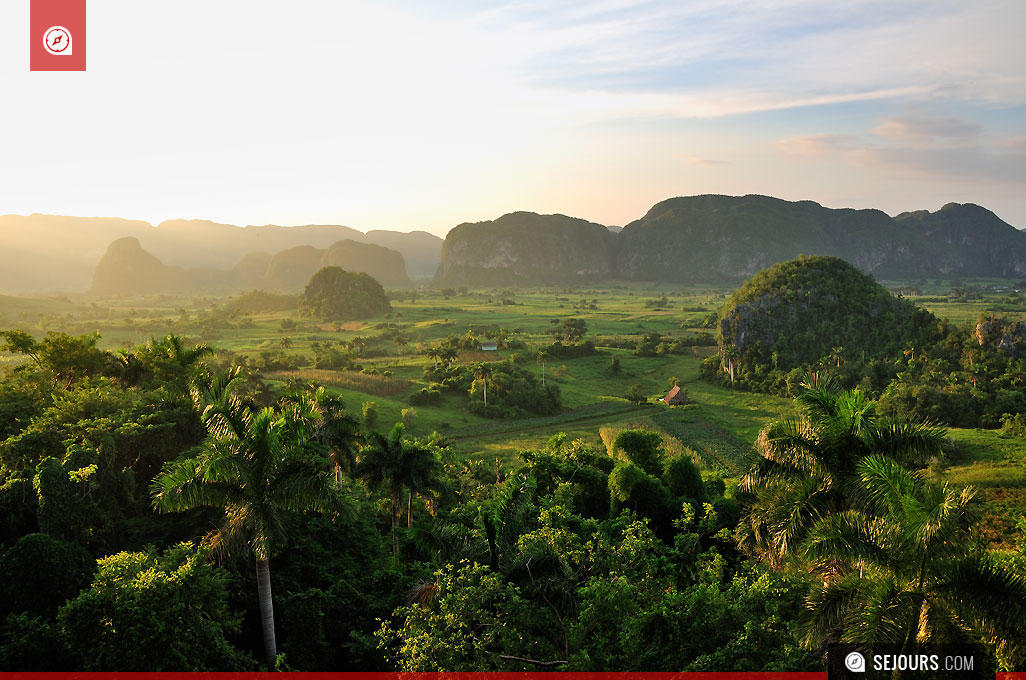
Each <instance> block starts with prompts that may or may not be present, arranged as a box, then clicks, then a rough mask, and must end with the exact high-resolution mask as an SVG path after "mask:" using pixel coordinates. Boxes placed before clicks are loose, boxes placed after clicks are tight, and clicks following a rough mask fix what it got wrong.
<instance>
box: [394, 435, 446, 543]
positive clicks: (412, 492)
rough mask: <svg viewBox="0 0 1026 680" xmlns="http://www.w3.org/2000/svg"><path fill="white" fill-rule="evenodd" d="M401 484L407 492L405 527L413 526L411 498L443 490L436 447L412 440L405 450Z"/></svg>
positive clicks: (442, 479)
mask: <svg viewBox="0 0 1026 680" xmlns="http://www.w3.org/2000/svg"><path fill="white" fill-rule="evenodd" d="M405 458H406V464H405V466H404V473H403V483H404V484H405V486H406V491H407V495H408V498H407V506H406V527H407V528H409V527H412V526H413V497H414V496H424V495H426V494H428V493H430V492H437V491H442V490H443V489H444V488H445V480H444V470H443V466H442V461H441V459H440V458H439V450H438V447H436V446H434V445H432V444H430V443H427V442H423V441H421V440H413V441H412V442H410V443H409V444H408V446H407V448H406V455H405Z"/></svg>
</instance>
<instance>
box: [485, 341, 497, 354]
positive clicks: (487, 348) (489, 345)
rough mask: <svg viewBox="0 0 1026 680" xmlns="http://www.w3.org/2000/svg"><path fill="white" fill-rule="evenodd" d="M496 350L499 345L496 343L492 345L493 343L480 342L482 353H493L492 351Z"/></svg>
mask: <svg viewBox="0 0 1026 680" xmlns="http://www.w3.org/2000/svg"><path fill="white" fill-rule="evenodd" d="M498 349H499V345H498V344H497V343H494V342H482V343H481V351H482V352H494V351H496V350H498Z"/></svg>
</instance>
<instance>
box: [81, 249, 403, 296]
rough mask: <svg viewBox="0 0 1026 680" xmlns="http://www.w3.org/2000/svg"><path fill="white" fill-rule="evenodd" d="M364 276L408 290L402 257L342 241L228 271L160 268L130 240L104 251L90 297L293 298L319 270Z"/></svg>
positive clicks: (251, 258) (252, 259) (251, 260)
mask: <svg viewBox="0 0 1026 680" xmlns="http://www.w3.org/2000/svg"><path fill="white" fill-rule="evenodd" d="M329 266H338V267H342V268H343V269H345V270H347V271H351V272H362V273H365V274H369V275H370V276H371V277H373V278H374V279H376V280H377V281H378V282H379V283H380V284H381V285H383V286H385V287H390V288H408V287H410V286H411V285H412V284H411V282H410V279H409V278H408V277H407V276H406V268H405V265H404V263H403V256H402V255H401V254H400V253H399V252H397V251H394V250H390V249H388V248H385V247H384V246H379V245H374V244H371V243H361V242H358V241H353V240H352V239H343V240H341V241H337V242H336V243H333V244H331V245H330V246H329V247H328V248H323V249H321V248H314V247H313V246H297V247H295V248H289V249H287V250H283V251H281V252H278V253H275V254H274V255H271V254H268V253H251V254H250V255H248V256H246V257H245V258H244V259H243V261H242V262H240V263H239V264H238V265H236V266H235V267H234V268H232V269H214V268H210V267H203V268H185V267H180V266H177V265H169V264H165V263H164V262H162V261H161V260H160V259H159V258H157V257H155V256H154V255H153V254H152V253H150V252H148V251H147V250H146V249H144V248H143V246H142V244H141V243H140V241H139V239H137V238H135V237H134V236H126V237H124V238H120V239H118V240H116V241H114V242H113V243H111V244H110V246H109V247H108V248H107V252H106V253H104V255H103V257H102V258H101V259H100V262H99V264H98V265H97V266H96V271H95V272H94V273H93V280H92V281H93V282H92V288H91V289H90V292H91V293H93V294H95V295H104V296H131V295H153V294H161V293H197V292H228V291H238V290H248V289H260V290H267V291H273V292H284V293H297V292H300V291H302V290H303V288H304V287H305V286H306V284H307V283H308V282H309V281H310V278H311V277H312V276H313V275H314V274H315V273H317V271H319V270H320V269H321V268H323V267H329Z"/></svg>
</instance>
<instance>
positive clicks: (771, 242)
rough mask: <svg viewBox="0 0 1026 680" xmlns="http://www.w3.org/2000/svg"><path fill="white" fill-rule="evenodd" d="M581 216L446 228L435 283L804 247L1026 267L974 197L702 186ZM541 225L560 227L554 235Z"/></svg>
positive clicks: (764, 254)
mask: <svg viewBox="0 0 1026 680" xmlns="http://www.w3.org/2000/svg"><path fill="white" fill-rule="evenodd" d="M576 222H577V221H575V220H574V218H569V217H566V216H562V215H538V214H536V213H512V214H511V215H505V216H503V217H501V218H499V219H498V220H495V221H493V222H480V223H476V224H463V225H460V226H459V227H457V228H455V229H453V230H452V231H450V232H449V234H448V235H447V236H446V241H445V245H444V246H443V249H442V263H441V266H440V267H439V270H438V275H437V276H436V278H435V281H436V283H437V284H439V285H454V284H461V285H488V284H489V283H492V284H493V285H505V284H506V283H507V282H509V281H514V280H518V281H525V282H526V281H532V282H536V283H565V282H568V281H586V280H595V279H600V278H608V279H625V280H637V281H667V282H720V283H736V282H739V281H740V280H743V279H745V278H748V277H750V276H752V275H753V274H755V273H756V272H759V271H761V270H763V269H765V268H766V267H769V266H771V265H773V264H776V263H778V262H784V261H787V260H790V259H792V258H794V257H797V256H798V255H829V256H834V257H840V258H842V259H844V260H846V261H848V262H850V263H852V264H854V265H855V266H856V267H858V268H859V269H861V270H863V271H865V272H868V273H871V274H873V275H874V276H876V277H877V278H883V279H887V278H893V279H908V278H912V277H916V278H918V277H944V278H951V277H988V276H993V277H1020V276H1026V233H1024V232H1022V231H1019V230H1018V229H1015V228H1014V227H1012V226H1011V225H1009V224H1007V223H1006V222H1004V221H1003V220H1001V219H1000V218H999V217H997V216H996V215H995V214H994V213H992V212H990V211H989V210H987V209H986V208H982V207H980V206H978V205H975V204H971V203H966V204H957V203H950V204H948V205H946V206H944V207H943V208H941V209H940V210H938V211H937V212H928V211H925V210H924V211H918V212H912V213H902V214H901V215H898V216H897V217H894V218H892V217H890V216H888V215H887V214H886V213H884V212H882V211H879V210H871V209H870V210H854V209H850V208H842V209H833V208H825V207H823V206H821V205H819V204H818V203H815V202H813V201H797V202H793V201H785V200H782V199H779V198H772V197H769V196H758V195H749V196H721V195H702V196H690V197H680V198H671V199H668V200H665V201H661V202H659V203H657V204H656V205H654V206H653V207H652V208H651V209H650V210H649V211H648V212H647V213H646V214H645V216H644V217H642V218H641V219H639V220H635V221H634V222H631V223H630V224H628V225H626V226H625V227H624V228H623V229H622V230H621V231H620V232H619V233H615V232H612V231H610V230H608V229H606V228H603V231H604V234H603V235H600V234H599V233H598V232H594V233H593V234H592V233H588V234H583V233H582V232H580V230H579V227H577V226H571V225H576ZM589 224H590V223H589ZM595 226H598V225H595ZM541 229H544V230H546V231H547V232H549V233H547V235H546V239H545V240H544V241H543V242H539V241H538V237H537V234H538V231H539V230H541ZM556 244H559V245H558V246H557V245H556ZM570 263H572V265H571V264H570Z"/></svg>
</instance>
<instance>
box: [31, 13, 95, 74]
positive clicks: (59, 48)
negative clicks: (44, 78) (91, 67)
mask: <svg viewBox="0 0 1026 680" xmlns="http://www.w3.org/2000/svg"><path fill="white" fill-rule="evenodd" d="M29 24H30V25H31V32H32V35H31V37H30V39H29V50H30V56H31V70H33V71H85V70H86V0H32V9H31V19H30V21H29Z"/></svg>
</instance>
